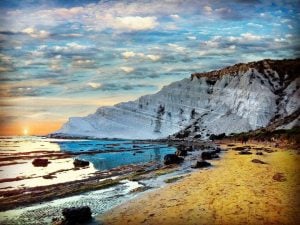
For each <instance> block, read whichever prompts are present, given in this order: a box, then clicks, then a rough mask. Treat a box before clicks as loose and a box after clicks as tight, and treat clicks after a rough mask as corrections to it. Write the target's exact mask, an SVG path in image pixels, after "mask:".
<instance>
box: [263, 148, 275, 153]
mask: <svg viewBox="0 0 300 225" xmlns="http://www.w3.org/2000/svg"><path fill="white" fill-rule="evenodd" d="M264 151H265V152H267V153H272V152H275V151H274V150H272V149H268V148H265V149H264Z"/></svg>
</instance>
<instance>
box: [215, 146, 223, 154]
mask: <svg viewBox="0 0 300 225" xmlns="http://www.w3.org/2000/svg"><path fill="white" fill-rule="evenodd" d="M221 150H222V149H221V148H220V147H216V148H215V150H214V152H215V153H220V152H221Z"/></svg>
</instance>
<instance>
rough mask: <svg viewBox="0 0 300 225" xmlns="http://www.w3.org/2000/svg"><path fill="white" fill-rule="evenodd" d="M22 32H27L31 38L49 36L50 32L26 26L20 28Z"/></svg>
mask: <svg viewBox="0 0 300 225" xmlns="http://www.w3.org/2000/svg"><path fill="white" fill-rule="evenodd" d="M22 32H23V33H25V34H28V35H29V36H31V37H33V38H41V39H43V38H47V37H49V35H50V33H49V32H47V31H45V30H36V29H34V28H33V27H28V28H25V29H23V30H22Z"/></svg>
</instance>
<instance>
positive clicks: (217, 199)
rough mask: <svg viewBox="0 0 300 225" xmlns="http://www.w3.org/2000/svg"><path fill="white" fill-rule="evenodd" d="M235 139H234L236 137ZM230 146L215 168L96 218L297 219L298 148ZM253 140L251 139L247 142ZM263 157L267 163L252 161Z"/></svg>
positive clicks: (166, 221) (171, 221) (162, 223)
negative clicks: (241, 150) (242, 151)
mask: <svg viewBox="0 0 300 225" xmlns="http://www.w3.org/2000/svg"><path fill="white" fill-rule="evenodd" d="M234 144H235V143H234ZM235 145H236V146H233V147H228V146H227V145H224V144H223V146H222V147H224V148H227V149H228V152H227V153H225V155H224V157H223V158H222V159H221V160H215V161H212V164H213V165H214V167H213V168H212V169H206V170H199V171H197V172H195V173H192V175H191V176H188V177H186V178H184V179H182V180H180V181H178V182H176V183H172V184H169V185H167V186H166V187H165V188H162V189H159V190H156V191H152V192H149V193H145V194H144V195H142V196H141V197H139V198H136V199H133V200H131V201H130V202H127V203H126V204H123V205H121V206H119V207H117V208H115V209H113V210H111V211H109V212H107V213H106V214H104V215H101V216H99V217H98V218H97V219H98V220H99V221H101V222H103V223H104V224H105V225H112V224H116V225H119V224H122V225H124V224H128V225H130V224H132V225H133V224H153V225H158V224H159V225H177V224H178V225H179V224H187V225H189V224H195V225H199V224H201V225H202V224H228V225H236V224H255V225H260V224H264V225H265V224H299V223H298V222H299V221H300V204H299V201H298V199H300V198H299V197H300V196H299V195H300V179H299V165H300V164H299V157H300V155H299V154H297V151H295V150H287V149H278V148H272V150H274V152H270V151H269V153H268V152H263V155H256V154H255V153H256V150H253V147H254V148H255V147H256V148H260V147H266V146H261V145H258V144H250V146H251V147H252V150H251V152H252V153H253V154H252V155H239V154H238V151H235V150H232V148H234V147H237V146H240V145H238V144H235ZM247 145H249V144H247ZM253 159H259V160H261V161H263V162H265V163H266V164H260V163H253V162H252V160H253Z"/></svg>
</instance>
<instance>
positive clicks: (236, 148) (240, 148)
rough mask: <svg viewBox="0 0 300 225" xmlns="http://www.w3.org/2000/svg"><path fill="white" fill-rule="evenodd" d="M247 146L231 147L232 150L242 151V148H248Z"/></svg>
mask: <svg viewBox="0 0 300 225" xmlns="http://www.w3.org/2000/svg"><path fill="white" fill-rule="evenodd" d="M248 149H249V148H248V146H241V147H235V148H232V150H235V151H243V150H248Z"/></svg>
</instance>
